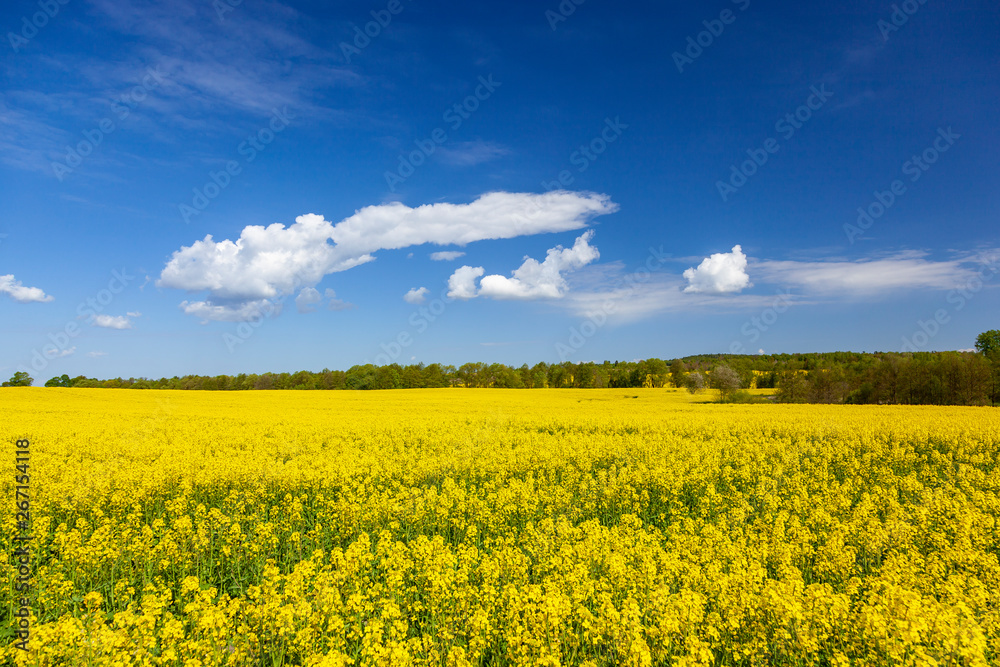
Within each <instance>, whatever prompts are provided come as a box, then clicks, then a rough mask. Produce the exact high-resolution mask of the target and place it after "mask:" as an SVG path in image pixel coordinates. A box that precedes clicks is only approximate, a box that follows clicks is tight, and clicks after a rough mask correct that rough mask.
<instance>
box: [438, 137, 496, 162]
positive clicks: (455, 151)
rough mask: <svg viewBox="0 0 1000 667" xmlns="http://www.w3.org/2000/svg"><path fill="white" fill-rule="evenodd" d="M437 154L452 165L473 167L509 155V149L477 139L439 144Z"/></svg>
mask: <svg viewBox="0 0 1000 667" xmlns="http://www.w3.org/2000/svg"><path fill="white" fill-rule="evenodd" d="M437 155H438V158H439V159H440V160H441V161H442V162H444V163H445V164H448V165H451V166H454V167H474V166H476V165H479V164H484V163H486V162H492V161H493V160H498V159H500V158H502V157H504V156H506V155H510V149H509V148H506V147H505V146H501V145H500V144H497V143H493V142H490V141H483V140H481V139H477V140H475V141H464V142H461V143H457V144H455V145H445V146H440V147H439V148H438V149H437Z"/></svg>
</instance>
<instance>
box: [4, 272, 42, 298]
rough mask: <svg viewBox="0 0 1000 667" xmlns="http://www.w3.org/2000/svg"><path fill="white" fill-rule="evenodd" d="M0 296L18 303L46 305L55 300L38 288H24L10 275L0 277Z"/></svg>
mask: <svg viewBox="0 0 1000 667" xmlns="http://www.w3.org/2000/svg"><path fill="white" fill-rule="evenodd" d="M0 294H6V295H7V296H9V297H10V298H12V299H14V301H17V302H18V303H32V302H35V303H46V302H48V301H52V300H53V299H55V297H53V296H49V295H48V294H46V293H45V292H44V291H43V290H42V289H41V288H40V287H25V286H24V285H22V284H21V281H20V280H14V275H13V274H10V273H8V274H7V275H5V276H0Z"/></svg>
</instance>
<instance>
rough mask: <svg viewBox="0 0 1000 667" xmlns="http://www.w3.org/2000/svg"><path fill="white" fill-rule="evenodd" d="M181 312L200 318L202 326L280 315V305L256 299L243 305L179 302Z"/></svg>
mask: <svg viewBox="0 0 1000 667" xmlns="http://www.w3.org/2000/svg"><path fill="white" fill-rule="evenodd" d="M180 307H181V310H183V311H184V313H185V314H187V315H194V316H196V317H200V318H201V321H202V324H205V323H206V322H208V321H209V320H214V321H216V322H248V321H250V320H257V319H262V318H265V317H270V316H273V315H277V314H279V313H281V310H282V303H281V302H280V301H271V300H269V299H256V300H254V301H246V302H243V303H225V304H216V303H211V302H209V301H181V303H180Z"/></svg>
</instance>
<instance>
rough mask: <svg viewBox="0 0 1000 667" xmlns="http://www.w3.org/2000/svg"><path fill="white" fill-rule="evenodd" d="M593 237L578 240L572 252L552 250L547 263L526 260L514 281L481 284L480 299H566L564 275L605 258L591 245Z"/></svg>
mask: <svg viewBox="0 0 1000 667" xmlns="http://www.w3.org/2000/svg"><path fill="white" fill-rule="evenodd" d="M593 237H594V232H593V231H588V232H586V233H584V234H583V235H582V236H580V237H579V238H577V239H576V242H575V243H574V244H573V247H572V248H563V247H562V246H556V247H555V248H551V249H550V250H549V251H548V252H547V253H546V255H545V261H544V262H539V261H538V260H536V259H532V258H530V257H525V258H524V263H523V264H521V266H520V267H519V268H517V269H515V270H514V271H513V272H512V274H511V277H510V278H507V277H506V276H499V275H490V276H486V277H485V278H483V279H482V280H480V281H479V295H480V296H485V297H489V298H492V299H559V298H562V297H563V296H564V295H565V294H566V292H567V291H568V289H569V286H568V285H567V284H566V279H565V278H564V277H563V275H562V274H563V272H566V271H575V270H576V269H579V268H581V267H583V266H586V265H587V264H590V263H591V262H593V261H595V260H596V259H598V258H599V257H600V256H601V254H600V253H599V252H598V251H597V248H595V247H594V246H592V245H590V240H591V239H592V238H593Z"/></svg>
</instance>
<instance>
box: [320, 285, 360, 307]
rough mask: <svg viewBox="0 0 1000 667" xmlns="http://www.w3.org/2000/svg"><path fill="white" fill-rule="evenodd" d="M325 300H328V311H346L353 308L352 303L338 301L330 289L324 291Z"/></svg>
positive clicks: (335, 294)
mask: <svg viewBox="0 0 1000 667" xmlns="http://www.w3.org/2000/svg"><path fill="white" fill-rule="evenodd" d="M326 298H327V299H329V300H330V301H329V303H327V304H326V307H327V308H328V309H329V310H348V309H350V308H354V304H353V303H348V302H346V301H341V300H340V299H338V298H337V293H336V292H334V291H333V290H332V289H328V290H326Z"/></svg>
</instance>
